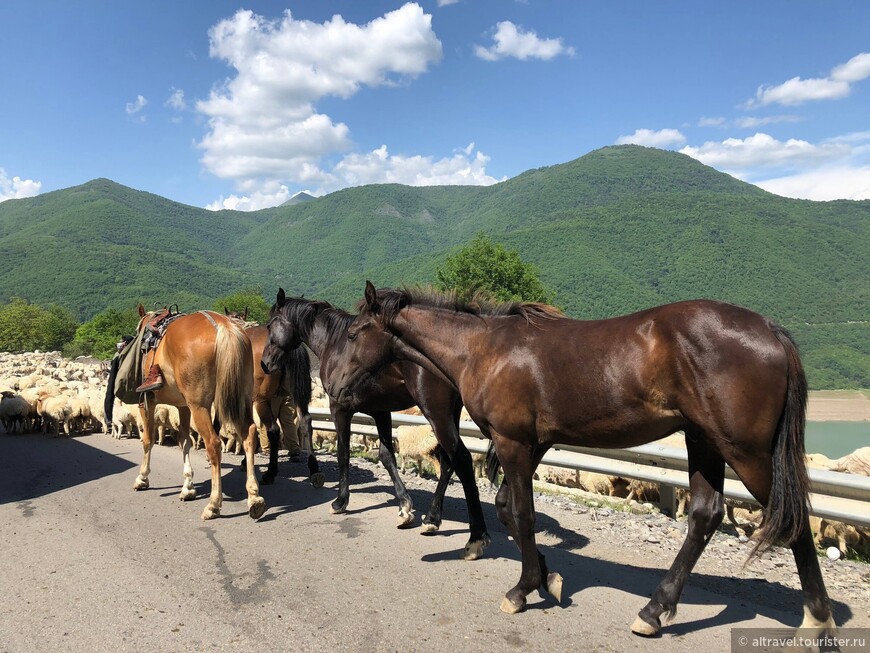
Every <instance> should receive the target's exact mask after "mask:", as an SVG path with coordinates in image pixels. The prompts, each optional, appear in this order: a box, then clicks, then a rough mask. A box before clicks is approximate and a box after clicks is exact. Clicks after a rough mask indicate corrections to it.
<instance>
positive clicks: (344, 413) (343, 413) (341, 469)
mask: <svg viewBox="0 0 870 653" xmlns="http://www.w3.org/2000/svg"><path fill="white" fill-rule="evenodd" d="M352 416H353V411H352V410H348V409H346V408H334V409H333V419H334V423H335V435H336V444H335V455H336V458H338V496H337V497H336V498H335V501H333V502H332V506H331V507H330V511H331V512H332V514H334V515H337V514H340V513H342V512H344V511H345V510H347V504H348V502H349V501H350V485H349V481H348V472H349V468H350V418H351V417H352Z"/></svg>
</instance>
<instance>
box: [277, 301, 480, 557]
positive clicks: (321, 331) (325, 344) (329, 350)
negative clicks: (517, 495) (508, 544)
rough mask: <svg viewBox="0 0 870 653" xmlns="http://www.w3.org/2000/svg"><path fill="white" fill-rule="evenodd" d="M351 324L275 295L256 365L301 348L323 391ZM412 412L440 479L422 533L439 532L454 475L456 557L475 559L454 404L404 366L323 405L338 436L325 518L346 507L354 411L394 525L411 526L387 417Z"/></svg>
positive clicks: (467, 459) (472, 497)
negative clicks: (380, 471)
mask: <svg viewBox="0 0 870 653" xmlns="http://www.w3.org/2000/svg"><path fill="white" fill-rule="evenodd" d="M354 318H355V316H354V315H351V314H350V313H347V312H345V311H342V310H340V309H338V308H335V307H334V306H332V305H331V304H329V303H327V302H322V301H312V300H308V299H302V298H295V297H286V295H285V293H284V289H283V288H281V289H279V290H278V295H277V298H276V301H275V304H274V305H273V306H272V308H271V310H270V312H269V322H268V325H267V326H268V330H269V341H268V343H267V344H266V348H265V349H264V351H263V357H262V364H263V366H264V368H266V369H267V370H269V371H272V370H274V369H276V361H278V360H279V359H280V357H281V356H282V355H284V354H285V352H287V351H291V350H293V349H294V348H297V347H299V346H300V345H301V344H302V343H303V342H304V343H305V344H306V345H308V346H309V347H310V348H311V349H312V350H313V351H314V353H315V354H316V355H317V356H318V357H319V358H320V377H321V379H322V380H323V383H324V386H326V385H328V384H329V383H331V380H332V375H333V370H335V369H336V368H337V366H338V364H339V361H340V360H341V358H342V357H343V355H344V348H345V343H346V341H347V338H346V333H347V329H348V327H349V326H350V324H351V322H352V321H353V320H354ZM415 404H416V405H418V406H419V407H420V410H421V411H422V412H423V415H424V416H425V417H426V419H428V420H429V423H430V424H431V425H432V430H433V431H434V433H435V436H436V438H437V439H438V443H439V445H440V449H439V461H440V463H441V474H440V476H439V479H438V486H437V488H436V490H435V495H434V496H433V498H432V502H431V505H430V507H429V512H428V513H427V515H426V516H425V517H424V518H423V532H424V533H432V532H435V531H437V530H438V528H439V527H440V525H441V510H442V506H443V502H444V493H445V492H446V490H447V484H448V483H449V481H450V477H451V476H452V475H453V471H454V469H455V471H456V474H457V476H458V477H459V479H460V481H461V482H462V488H463V490H464V491H465V499H466V502H467V504H468V518H469V530H470V539H469V541H468V543H467V544H466V545H465V547H464V549H463V557H464V558H465V559H466V560H475V559H477V558H479V557H480V556H482V555H483V550H484V548H486V546H487V545H488V544H489V542H490V537H489V533H488V532H487V530H486V524H485V522H484V517H483V509H482V508H481V505H480V495H479V491H478V488H477V481H476V479H475V477H474V465H473V463H472V460H471V454H470V453H469V452H468V449H467V448H466V446H465V444H464V443H463V442H462V439H461V438H460V437H459V414H460V411H461V410H462V403H461V401H460V399H459V394H458V393H457V392H456V391H455V390H454V389H453V388H452V387H450V386H449V385H447V384H445V383H443V382H442V381H440V380H439V379H438V378H436V377H435V376H434V375H432V374H431V373H429V372H427V371H426V370H424V369H423V368H421V367H420V366H418V365H414V364H412V363H407V362H401V363H396V364H394V365H389V366H386V367H384V368H383V369H381V370H379V371H378V373H377V374H376V375H375V376H374V378H373V379H372V381H371V383H369V384H368V385H367V386H366V387H365V388H364V389H362V390H361V391H360V393H359V394H358V395H357V396H355V397H354V398H353V400H351V401H337V400H330V410H331V411H332V413H333V415H334V417H335V427H336V432H337V434H338V446H337V456H338V465H339V491H338V497H337V498H336V499H335V501H333V503H332V506H331V510H332V513H333V514H338V513H342V512H344V511H345V510H346V509H347V505H348V501H349V500H350V489H349V483H348V468H349V464H350V423H351V418H352V417H353V414H354V412H357V411H359V412H362V413H365V414H367V415H370V416H371V417H372V419H374V421H375V424H376V426H377V429H378V437H379V439H380V447H379V449H378V457H379V459H380V461H381V462H382V463H383V465H384V467H385V468H386V470H387V472H388V473H389V474H390V478H392V480H393V485H394V488H395V492H396V498H397V500H398V501H399V506H400V508H399V515H398V518H397V525H398V526H399V527H403V526H407V525H409V524H410V523H412V522H413V520H414V516H413V505H412V503H411V499H410V497H409V496H408V492H407V490H406V489H405V485H404V483H403V482H402V478H401V476H400V474H399V472H398V469H397V468H396V460H395V455H394V451H393V437H392V421H391V417H390V412H391V411H397V410H404V409H406V408H410V407H411V406H413V405H415Z"/></svg>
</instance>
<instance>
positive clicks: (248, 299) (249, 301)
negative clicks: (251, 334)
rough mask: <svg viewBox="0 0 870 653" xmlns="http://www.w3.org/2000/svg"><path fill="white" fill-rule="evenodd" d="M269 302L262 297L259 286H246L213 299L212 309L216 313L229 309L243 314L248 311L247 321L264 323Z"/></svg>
mask: <svg viewBox="0 0 870 653" xmlns="http://www.w3.org/2000/svg"><path fill="white" fill-rule="evenodd" d="M269 308H271V307H270V306H269V304H268V303H267V302H266V300H265V299H263V292H262V290H261V289H260V288H246V289H244V290H239V291H238V292H234V293H232V294H231V295H226V296H225V297H219V298H218V299H216V300H215V302H214V306H212V310H213V311H215V312H217V313H223V312H224V311H229V312H231V313H238V314H239V315H244V313H245V311H247V312H248V318H247V319H248V321H249V322H259V323H260V324H265V323H266V322H268V320H269Z"/></svg>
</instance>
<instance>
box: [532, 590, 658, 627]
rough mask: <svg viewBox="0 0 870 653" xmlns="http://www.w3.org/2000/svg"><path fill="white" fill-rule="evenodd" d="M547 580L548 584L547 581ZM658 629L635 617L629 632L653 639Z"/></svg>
mask: <svg viewBox="0 0 870 653" xmlns="http://www.w3.org/2000/svg"><path fill="white" fill-rule="evenodd" d="M547 580H548V582H549V579H547ZM660 629H661V626H659V627H658V628H656V627H655V626H653V625H652V624H651V623H649V622H647V621H644V620H643V619H641V618H640V617H637V618H636V619H635V620H634V623H633V624H631V632H633V633H634V634H635V635H640V636H642V637H653V636H654V635H658V633H659V630H660Z"/></svg>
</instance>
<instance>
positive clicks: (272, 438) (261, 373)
mask: <svg viewBox="0 0 870 653" xmlns="http://www.w3.org/2000/svg"><path fill="white" fill-rule="evenodd" d="M245 333H246V334H247V335H248V338H249V339H250V341H251V350H252V352H253V360H254V394H253V403H254V408H255V409H256V411H257V415H259V416H260V421H261V422H262V423H263V426H264V427H266V435H267V436H268V437H269V467H268V468H267V469H266V471H265V472H264V473H263V475H262V477H261V478H260V482H261V483H263V484H264V485H270V484H272V483H274V481H275V477H276V476H277V475H278V449H279V447H280V430H279V428H278V421H277V418H278V416H277V415H276V414H275V413H274V412H273V411H272V399H274V398H276V397H283V396H288V395H289V396H291V397H292V398H293V404H294V406H296V417H297V419H296V424H297V428H299V430H300V431H301V432H302V442H303V443H304V445H305V448H306V449H307V451H308V456H307V464H308V475H309V479H310V480H311V484H312V485H313V486H314V487H323V482H324V478H323V473H322V472H320V470H319V468H318V465H317V459H316V458H315V457H314V454H313V452H314V446H313V445H312V443H311V432H312V428H311V415H310V414H309V412H308V404H310V403H311V361H310V360H309V358H308V352H307V351H305V349H304V348H303V347H298V348H295V349H292V350H289V351H284V352H282V355H281V356H280V357H278V358H276V359H275V367H274V371H273V372H272V373H269V372H267V371H266V370H265V369H264V368H263V366H262V365H260V364H259V361H260V360H262V358H263V351H264V350H265V348H266V343H267V342H268V340H269V330H268V329H267V328H266V327H265V326H261V325H254V326H249V327H247V328H246V329H245ZM246 458H247V457H246Z"/></svg>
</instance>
